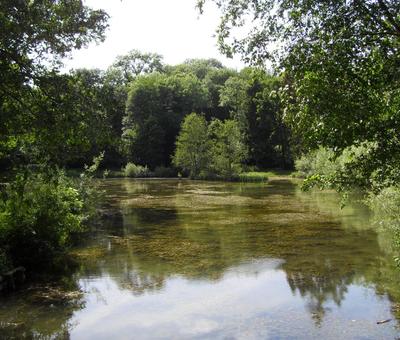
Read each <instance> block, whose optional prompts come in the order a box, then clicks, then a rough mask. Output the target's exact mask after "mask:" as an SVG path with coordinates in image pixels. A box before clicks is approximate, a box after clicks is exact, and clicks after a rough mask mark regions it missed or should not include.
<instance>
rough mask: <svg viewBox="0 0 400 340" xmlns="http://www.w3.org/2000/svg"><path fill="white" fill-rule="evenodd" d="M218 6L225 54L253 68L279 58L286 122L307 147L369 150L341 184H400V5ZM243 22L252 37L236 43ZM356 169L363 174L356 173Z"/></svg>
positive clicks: (282, 0) (274, 2)
mask: <svg viewBox="0 0 400 340" xmlns="http://www.w3.org/2000/svg"><path fill="white" fill-rule="evenodd" d="M203 3H204V1H202V0H201V1H199V3H198V4H199V6H200V7H201V6H202V4H203ZM216 3H217V4H218V5H219V7H220V8H221V10H222V21H221V25H220V26H219V30H218V35H219V42H220V47H221V49H222V50H223V51H224V52H225V53H226V54H228V55H229V54H232V53H235V52H238V53H241V54H242V56H243V57H244V59H246V60H247V61H251V62H254V63H259V64H264V65H265V63H266V62H267V61H273V62H274V63H275V65H276V66H277V70H278V71H280V72H282V76H283V80H284V84H283V86H282V99H283V105H284V111H285V115H284V116H285V120H286V122H288V123H289V124H290V125H291V127H292V129H293V131H294V132H295V133H296V134H297V136H301V139H302V141H303V143H304V148H305V149H314V148H317V147H318V146H319V145H322V146H325V147H328V148H332V149H333V150H334V151H335V152H336V154H337V155H338V154H340V153H341V152H342V150H344V149H345V148H348V147H350V146H352V145H356V146H357V145H370V148H369V151H368V153H367V154H365V155H362V156H360V157H357V158H355V159H354V162H352V164H348V166H347V169H346V170H345V171H344V173H343V174H342V175H343V176H341V179H339V182H340V185H345V186H347V185H349V186H351V185H357V186H362V187H365V186H367V187H368V186H371V185H372V184H373V183H372V182H373V181H375V180H376V181H378V182H380V183H382V184H383V183H385V184H383V185H388V184H390V183H396V182H398V180H399V179H400V171H398V170H396V169H398V168H399V165H400V152H399V150H400V148H399V146H400V142H399V139H398V137H397V136H398V134H399V130H400V129H399V128H400V123H399V122H400V119H399V118H400V116H399V110H398V107H399V103H400V69H399V67H398V65H399V58H398V56H399V52H400V50H399V48H400V44H399V41H400V18H399V16H398V15H397V13H399V11H400V3H399V2H398V1H394V0H386V1H385V0H371V1H359V0H352V1H303V0H302V1H288V0H267V1H263V2H261V3H260V2H259V1H244V0H238V1H227V0H226V1H225V0H223V1H216ZM244 18H250V19H253V20H252V21H251V23H250V22H249V21H246V20H242V19H244ZM244 22H247V24H248V25H249V26H248V28H249V34H247V35H246V36H245V37H244V38H243V39H242V38H237V37H236V38H235V37H233V38H232V34H233V36H235V30H234V28H235V27H237V26H240V25H243V24H244ZM357 169H362V176H356V175H355V173H356V172H357ZM352 174H353V175H352ZM356 177H358V179H361V180H358V179H357V178H356ZM372 179H374V180H372Z"/></svg>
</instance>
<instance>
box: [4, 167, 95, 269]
mask: <svg viewBox="0 0 400 340" xmlns="http://www.w3.org/2000/svg"><path fill="white" fill-rule="evenodd" d="M81 190H83V189H81V188H79V186H77V185H76V182H74V181H73V180H72V179H69V178H67V177H66V176H65V175H64V173H63V172H61V171H56V172H54V173H51V174H49V173H46V174H44V173H29V174H20V175H18V176H17V177H16V179H15V180H14V181H13V182H12V183H11V184H10V185H9V186H8V187H7V189H6V192H5V195H4V196H5V197H3V199H2V200H1V201H0V245H1V248H2V249H3V255H2V256H3V259H4V258H6V257H7V261H9V262H11V264H12V265H13V266H20V265H22V266H25V267H27V268H32V267H39V266H41V265H43V264H46V263H48V262H50V261H51V259H52V258H53V257H54V255H55V254H56V253H57V252H60V251H63V250H65V248H66V247H67V246H68V245H69V244H71V239H72V236H73V234H76V233H80V232H82V231H83V230H84V221H85V220H86V219H87V218H88V215H89V211H90V209H89V207H88V206H87V205H86V204H85V198H84V197H83V191H81ZM87 195H88V196H90V193H87ZM0 255H1V254H0ZM2 261H4V260H2Z"/></svg>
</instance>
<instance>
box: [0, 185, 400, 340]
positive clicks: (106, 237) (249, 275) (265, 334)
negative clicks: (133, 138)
mask: <svg viewBox="0 0 400 340" xmlns="http://www.w3.org/2000/svg"><path fill="white" fill-rule="evenodd" d="M104 188H105V189H106V190H107V194H108V195H107V197H108V198H107V200H108V201H107V204H108V206H109V207H110V211H109V213H108V215H107V219H106V220H105V221H104V223H103V225H102V227H101V228H99V230H98V231H97V232H95V233H93V235H92V238H91V239H90V240H88V241H87V244H86V245H85V246H84V247H82V248H80V249H76V250H74V254H75V256H76V257H77V258H78V261H79V263H80V266H79V270H77V272H76V273H75V274H74V275H73V276H72V277H71V276H70V277H69V279H70V280H73V281H74V282H75V283H77V284H78V285H79V286H80V288H81V290H82V291H83V293H84V294H83V297H80V298H79V299H76V300H74V303H71V302H68V303H62V304H60V305H56V306H55V305H54V304H53V306H52V307H49V306H48V305H47V306H46V304H45V303H43V302H41V303H38V302H35V303H34V302H32V301H31V300H30V299H29V298H28V299H27V298H26V296H20V295H17V296H14V297H11V298H8V299H6V301H5V302H6V304H5V305H4V307H3V306H1V307H0V327H3V329H8V332H9V333H8V334H12V335H16V336H17V337H18V336H19V337H21V336H24V335H26V336H27V337H35V336H36V337H41V336H45V335H51V334H52V335H54V336H56V335H57V334H58V336H60V334H62V335H63V336H65V337H67V336H70V337H71V338H73V339H74V338H76V339H87V338H96V339H101V338H104V339H109V338H156V339H157V338H245V339H252V338H254V339H259V338H261V339H265V338H296V339H297V338H325V339H326V338H332V339H338V338H342V339H343V338H360V339H361V338H362V339H364V338H368V339H369V338H379V339H382V338H396V337H398V336H399V335H400V332H399V329H398V326H397V321H396V316H397V315H398V314H400V313H399V309H400V308H399V302H400V285H399V282H400V281H399V278H400V274H399V272H398V271H397V270H396V269H395V267H394V263H393V261H392V258H391V256H392V254H391V253H390V248H389V247H388V246H387V245H388V244H390V241H388V237H387V235H384V234H382V233H379V234H378V233H377V231H376V229H375V228H374V227H373V226H372V225H371V223H370V222H369V217H368V213H367V211H366V210H365V209H364V208H363V207H362V206H356V205H353V206H349V207H347V208H345V209H343V210H340V209H339V207H338V201H337V197H336V195H335V194H334V193H330V192H324V193H318V192H315V193H312V194H309V193H302V192H300V191H299V189H298V186H297V185H296V183H295V182H292V181H289V180H284V179H279V180H274V181H271V182H270V183H268V184H240V183H219V182H191V181H177V180H141V181H135V180H106V181H104ZM24 294H25V295H28V297H29V296H32V294H30V293H29V292H28V293H27V292H25V293H24ZM22 295H23V294H22ZM10 311H11V313H10ZM32 318H34V320H35V322H33V323H32V322H29V321H28V320H31V319H32ZM383 319H394V321H391V322H388V323H386V324H382V325H377V324H376V322H377V321H380V320H383ZM47 324H50V325H52V326H51V327H47V326H46V325H47ZM10 329H11V331H10ZM0 330H1V328H0Z"/></svg>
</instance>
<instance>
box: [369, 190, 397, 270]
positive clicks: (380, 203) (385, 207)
mask: <svg viewBox="0 0 400 340" xmlns="http://www.w3.org/2000/svg"><path fill="white" fill-rule="evenodd" d="M366 203H367V205H368V206H369V208H370V209H371V210H372V211H373V213H374V215H375V216H374V218H375V220H376V221H377V222H378V223H379V225H380V226H381V227H383V228H385V229H388V230H390V231H391V233H392V235H393V241H394V247H395V249H396V250H397V252H398V253H400V187H399V186H391V187H388V188H385V189H382V190H381V191H380V192H379V193H370V194H369V196H368V198H367V199H366ZM395 260H396V262H397V264H398V265H399V267H400V255H398V256H396V257H395Z"/></svg>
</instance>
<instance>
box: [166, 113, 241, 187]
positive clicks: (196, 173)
mask: <svg viewBox="0 0 400 340" xmlns="http://www.w3.org/2000/svg"><path fill="white" fill-rule="evenodd" d="M246 154H247V150H246V146H245V144H244V143H243V136H242V134H241V132H240V129H239V126H238V124H237V122H236V121H234V120H226V121H224V122H221V121H220V120H218V119H214V120H213V121H212V122H211V123H210V124H207V122H206V120H205V118H204V116H201V115H198V114H196V113H192V114H190V115H188V116H186V118H185V120H184V121H183V123H182V128H181V132H180V134H179V136H178V138H177V141H176V150H175V154H174V157H173V163H174V165H175V166H177V167H180V168H181V169H183V170H184V171H186V172H188V173H189V176H190V177H192V178H215V177H217V178H224V179H230V180H232V179H234V178H236V177H237V176H238V174H239V173H240V172H241V169H242V165H241V163H242V162H243V161H244V159H245V157H246Z"/></svg>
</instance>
